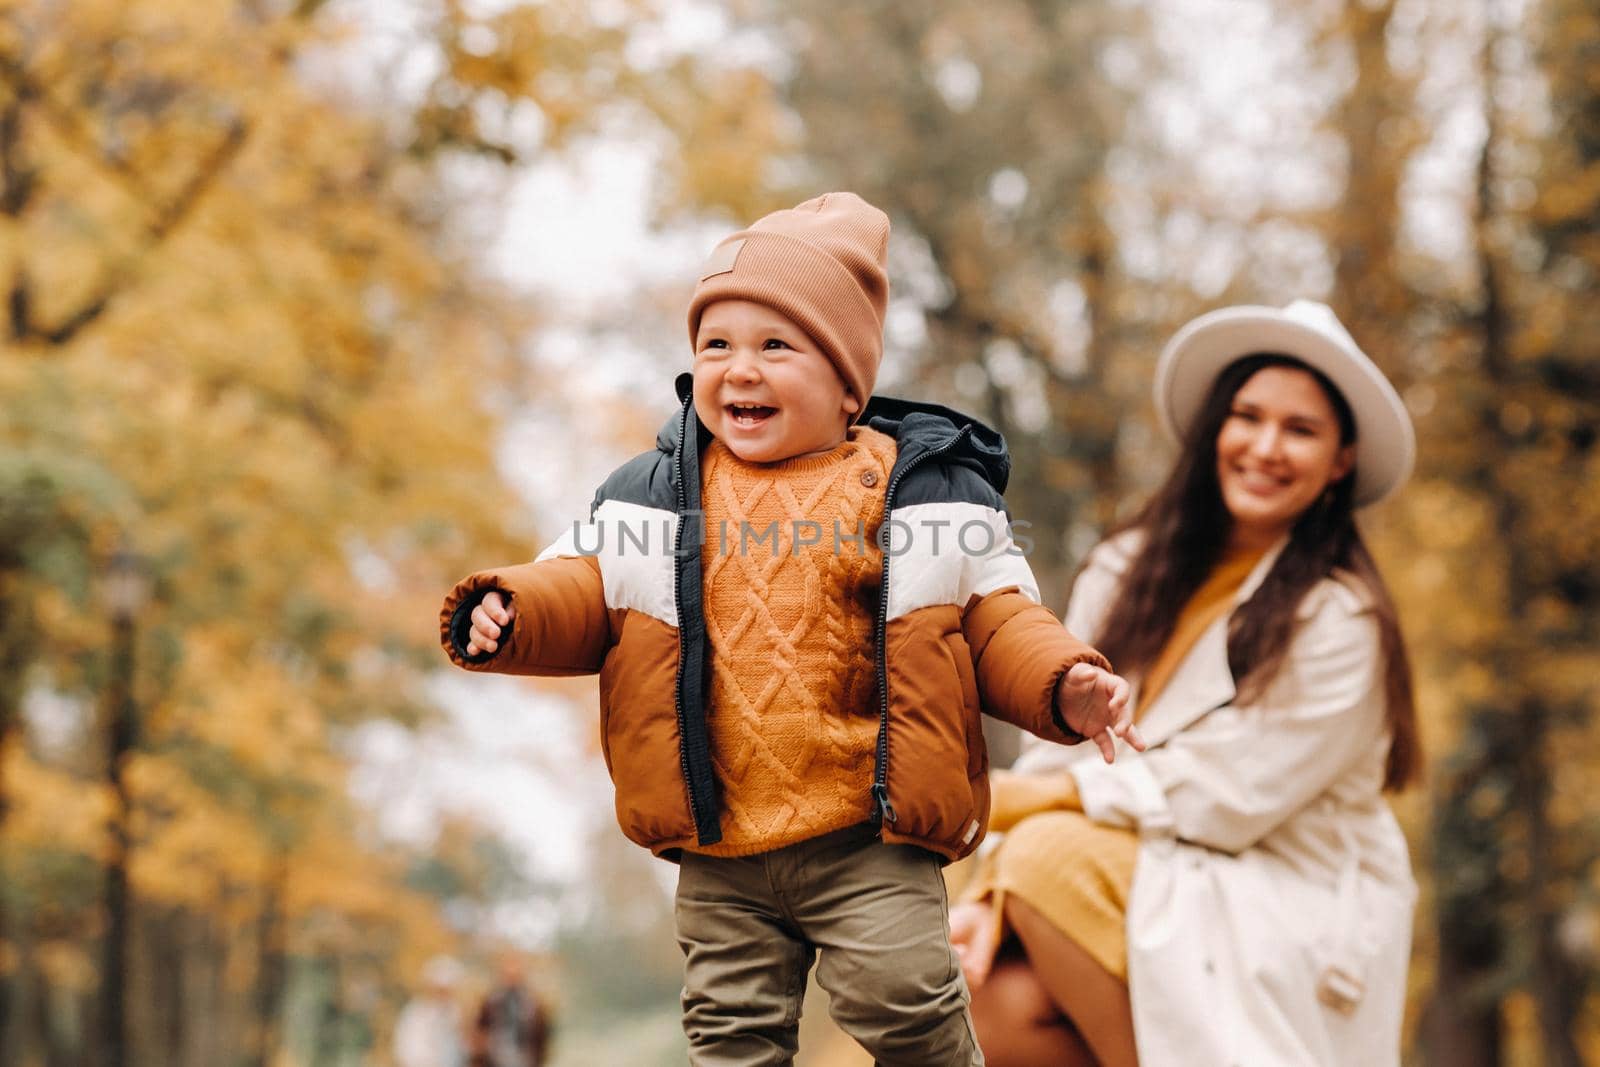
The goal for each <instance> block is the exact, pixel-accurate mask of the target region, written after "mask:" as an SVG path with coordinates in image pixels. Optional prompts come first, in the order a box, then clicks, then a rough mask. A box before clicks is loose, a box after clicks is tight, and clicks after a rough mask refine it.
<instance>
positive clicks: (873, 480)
mask: <svg viewBox="0 0 1600 1067" xmlns="http://www.w3.org/2000/svg"><path fill="white" fill-rule="evenodd" d="M861 484H862V485H864V486H866V487H867V488H868V489H871V488H872V487H873V486H875V485H877V484H878V472H877V471H862V472H861Z"/></svg>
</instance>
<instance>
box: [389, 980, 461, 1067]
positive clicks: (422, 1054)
mask: <svg viewBox="0 0 1600 1067" xmlns="http://www.w3.org/2000/svg"><path fill="white" fill-rule="evenodd" d="M462 977H463V974H462V969H461V965H460V964H459V963H457V962H456V961H455V960H453V959H449V958H447V957H443V956H441V957H436V958H434V959H431V960H429V961H428V963H427V965H426V966H424V967H423V969H422V981H421V988H420V989H419V991H418V992H417V993H416V994H415V995H413V996H412V997H411V999H409V1000H407V1001H406V1003H405V1006H404V1007H402V1008H401V1009H400V1016H399V1018H398V1019H396V1020H395V1026H394V1062H395V1064H396V1067H463V1065H464V1064H465V1063H466V1062H467V1056H466V1044H465V1042H464V1041H463V1040H462V1026H461V1022H462V1019H461V1007H460V1004H459V1003H458V1002H457V1000H456V996H457V993H458V991H459V988H460V985H461V979H462Z"/></svg>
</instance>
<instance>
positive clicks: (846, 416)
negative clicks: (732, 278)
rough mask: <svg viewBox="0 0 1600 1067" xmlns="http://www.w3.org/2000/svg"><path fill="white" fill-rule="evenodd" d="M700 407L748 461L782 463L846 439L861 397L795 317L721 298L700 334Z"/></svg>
mask: <svg viewBox="0 0 1600 1067" xmlns="http://www.w3.org/2000/svg"><path fill="white" fill-rule="evenodd" d="M694 409H695V411H696V413H698V414H699V416H700V421H701V422H703V423H705V425H706V427H707V428H708V429H709V430H710V431H711V433H712V434H713V436H715V437H716V438H717V440H719V441H721V442H722V443H723V444H724V445H726V446H727V447H728V449H729V451H731V452H732V453H733V454H734V455H736V456H738V457H739V458H740V459H742V460H744V461H746V462H747V463H776V462H778V461H780V460H785V459H794V458H796V457H798V456H806V455H812V454H815V453H821V452H827V451H828V450H830V449H832V448H834V447H836V446H837V445H839V444H840V443H841V442H842V441H844V439H845V431H846V430H847V429H848V427H849V425H850V419H851V417H852V416H853V415H855V414H856V413H857V412H858V411H860V410H861V403H860V401H859V400H857V399H856V397H855V396H854V395H853V394H851V392H850V390H849V389H848V388H847V387H846V386H845V384H844V379H842V378H840V377H839V372H838V371H837V370H835V369H834V366H833V362H832V361H831V360H829V359H828V357H827V356H826V355H824V354H823V352H822V350H821V349H820V348H819V347H818V346H817V344H816V342H814V341H813V340H812V339H811V338H810V337H809V336H808V335H807V334H806V332H805V331H804V330H802V329H801V328H800V327H799V326H797V325H795V323H794V322H793V321H792V320H791V319H789V318H788V317H787V316H785V315H783V314H782V313H780V312H778V311H775V310H774V309H772V308H770V307H768V306H767V305H765V304H758V303H756V302H754V301H751V300H718V301H717V302H716V303H714V304H710V305H708V306H707V307H706V309H705V311H704V312H703V313H702V315H701V316H700V328H699V330H698V331H697V332H696V334H695V355H694Z"/></svg>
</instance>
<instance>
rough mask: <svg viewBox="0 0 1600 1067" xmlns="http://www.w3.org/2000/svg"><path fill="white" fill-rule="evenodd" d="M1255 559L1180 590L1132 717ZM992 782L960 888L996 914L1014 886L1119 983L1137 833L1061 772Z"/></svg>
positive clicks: (1241, 559)
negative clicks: (978, 846)
mask: <svg viewBox="0 0 1600 1067" xmlns="http://www.w3.org/2000/svg"><path fill="white" fill-rule="evenodd" d="M1260 559H1261V553H1260V552H1250V553H1230V554H1229V555H1227V556H1225V557H1224V558H1223V559H1222V560H1221V561H1220V562H1218V564H1217V566H1216V567H1215V568H1214V569H1213V571H1212V572H1211V575H1210V577H1208V578H1207V579H1206V581H1205V582H1204V583H1203V584H1202V585H1201V586H1200V588H1199V589H1198V590H1196V591H1195V594H1194V595H1193V596H1192V597H1190V599H1189V602H1188V603H1187V604H1185V605H1184V607H1183V611H1182V613H1181V614H1179V616H1178V622H1177V625H1176V626H1174V627H1173V631H1172V636H1171V637H1170V638H1168V639H1167V643H1166V644H1165V645H1164V646H1162V649H1161V654H1160V655H1159V656H1157V657H1156V661H1155V663H1154V664H1152V665H1151V667H1150V669H1149V670H1148V671H1147V672H1146V673H1145V676H1144V680H1143V682H1142V684H1141V685H1140V688H1139V704H1138V707H1137V708H1136V709H1135V712H1134V718H1135V719H1136V720H1137V718H1138V717H1139V715H1140V714H1142V713H1143V712H1144V710H1145V709H1146V708H1148V707H1150V706H1151V705H1152V704H1153V703H1154V702H1155V699H1156V697H1157V696H1159V695H1160V694H1161V691H1162V690H1163V689H1164V688H1165V687H1166V684H1167V682H1168V681H1169V680H1170V679H1171V677H1172V674H1173V672H1174V671H1175V670H1177V668H1178V664H1180V663H1182V662H1183V657H1184V656H1186V655H1188V653H1189V650H1190V649H1191V648H1193V647H1194V643H1195V641H1197V640H1199V638H1200V635H1201V634H1202V633H1204V632H1205V630H1206V629H1207V627H1209V626H1210V625H1211V624H1212V623H1214V622H1215V621H1216V620H1217V619H1218V618H1219V617H1221V616H1222V615H1224V614H1226V613H1227V611H1228V610H1229V608H1231V607H1232V605H1233V598H1234V594H1235V593H1237V592H1238V590H1239V587H1240V586H1241V585H1243V584H1244V580H1245V578H1247V577H1248V576H1249V574H1250V571H1251V570H1252V569H1254V567H1255V565H1256V563H1257V562H1258V561H1259V560H1260ZM1085 743H1086V744H1087V743H1089V742H1085ZM992 789H993V801H992V805H991V810H990V814H989V829H990V830H991V831H993V832H999V833H1004V834H1005V838H1004V839H1003V840H1002V841H1001V843H1000V847H999V848H998V849H997V850H995V852H994V853H993V854H992V855H991V856H990V857H989V860H988V862H987V863H985V864H984V866H983V868H982V869H981V870H980V871H979V872H978V874H977V876H976V878H975V879H974V884H973V886H972V887H971V888H970V889H969V890H968V891H967V892H966V893H965V894H964V895H965V896H966V897H967V898H968V899H977V900H982V899H985V898H989V899H990V900H991V903H992V905H993V906H994V910H995V914H996V916H997V917H998V916H999V915H1000V914H1001V912H1002V910H1003V907H1004V901H1005V895H1006V894H1007V893H1015V894H1016V895H1017V896H1018V897H1020V898H1022V899H1023V900H1025V901H1027V902H1028V903H1029V904H1030V905H1031V906H1032V907H1033V908H1034V909H1035V910H1037V911H1038V912H1039V913H1040V914H1041V915H1043V916H1044V917H1045V918H1046V919H1048V920H1049V921H1050V923H1051V924H1052V925H1053V926H1055V927H1056V929H1058V930H1060V931H1061V932H1062V933H1064V934H1066V935H1067V936H1068V937H1070V938H1072V939H1073V940H1074V941H1076V942H1077V943H1078V944H1079V945H1082V946H1083V948H1084V951H1086V952H1088V953H1089V955H1090V956H1092V957H1094V959H1095V961H1096V962H1098V963H1099V964H1100V965H1101V966H1102V967H1104V968H1105V969H1106V971H1107V972H1109V973H1110V974H1112V975H1114V976H1115V977H1117V978H1120V979H1122V980H1123V981H1127V978H1128V942H1127V935H1126V932H1125V929H1124V927H1125V925H1126V917H1127V912H1128V890H1129V889H1130V888H1131V887H1132V885H1133V866H1134V860H1135V858H1136V856H1137V852H1138V847H1139V839H1138V837H1137V835H1135V834H1134V833H1133V832H1132V831H1131V830H1125V829H1121V828H1118V827H1112V826H1103V825H1101V824H1099V823H1097V822H1094V821H1093V820H1091V819H1090V818H1089V817H1088V816H1087V815H1084V814H1083V810H1082V802H1081V801H1080V800H1079V798H1078V790H1077V786H1076V784H1075V783H1074V782H1073V779H1072V776H1071V775H1069V774H1064V773H1060V772H1057V773H1054V774H1038V775H1033V774H1015V773H1011V772H1008V771H996V772H994V775H993V778H992Z"/></svg>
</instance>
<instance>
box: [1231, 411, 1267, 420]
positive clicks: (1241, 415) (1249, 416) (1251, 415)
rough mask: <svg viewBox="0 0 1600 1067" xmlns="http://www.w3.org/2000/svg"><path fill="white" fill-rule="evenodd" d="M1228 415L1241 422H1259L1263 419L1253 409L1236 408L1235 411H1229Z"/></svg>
mask: <svg viewBox="0 0 1600 1067" xmlns="http://www.w3.org/2000/svg"><path fill="white" fill-rule="evenodd" d="M1228 417H1229V418H1233V419H1238V420H1240V421H1241V422H1248V423H1257V422H1260V421H1261V419H1260V418H1259V417H1258V416H1257V415H1256V413H1255V412H1253V411H1243V410H1235V411H1232V412H1229V415H1228Z"/></svg>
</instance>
